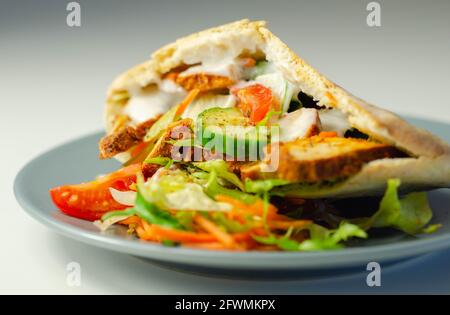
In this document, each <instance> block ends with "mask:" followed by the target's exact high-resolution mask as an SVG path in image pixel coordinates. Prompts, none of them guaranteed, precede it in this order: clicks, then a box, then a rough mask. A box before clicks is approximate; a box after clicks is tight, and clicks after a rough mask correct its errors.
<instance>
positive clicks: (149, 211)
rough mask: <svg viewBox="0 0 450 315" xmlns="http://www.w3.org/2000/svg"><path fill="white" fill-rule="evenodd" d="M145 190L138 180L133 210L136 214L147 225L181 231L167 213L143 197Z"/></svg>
mask: <svg viewBox="0 0 450 315" xmlns="http://www.w3.org/2000/svg"><path fill="white" fill-rule="evenodd" d="M145 191H146V189H145V188H144V187H143V180H142V179H139V178H138V185H137V194H136V202H135V205H134V210H135V211H136V214H137V215H138V216H139V217H140V218H142V219H144V220H145V221H147V222H148V223H152V224H158V225H160V226H163V227H167V228H172V229H183V226H182V225H181V224H180V222H178V220H177V219H176V218H175V217H173V216H172V215H170V213H169V212H167V211H164V210H162V209H160V208H159V207H158V206H157V205H156V204H155V203H153V202H151V201H149V200H147V199H146V198H145V197H144V194H145Z"/></svg>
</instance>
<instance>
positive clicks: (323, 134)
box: [319, 131, 338, 138]
mask: <svg viewBox="0 0 450 315" xmlns="http://www.w3.org/2000/svg"><path fill="white" fill-rule="evenodd" d="M337 135H338V134H337V132H336V131H321V132H320V133H319V137H321V138H334V137H337Z"/></svg>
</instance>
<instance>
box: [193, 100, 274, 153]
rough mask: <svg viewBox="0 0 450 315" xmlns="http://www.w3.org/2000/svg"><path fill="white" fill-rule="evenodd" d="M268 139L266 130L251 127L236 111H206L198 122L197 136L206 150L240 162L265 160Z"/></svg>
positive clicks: (238, 111)
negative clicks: (263, 157)
mask: <svg viewBox="0 0 450 315" xmlns="http://www.w3.org/2000/svg"><path fill="white" fill-rule="evenodd" d="M269 136H270V132H269V130H268V129H267V128H265V127H256V126H252V125H250V121H249V119H248V118H247V117H245V116H244V115H242V113H241V111H240V110H239V109H237V108H218V107H215V108H211V109H207V110H205V111H204V112H202V113H201V114H200V115H199V116H198V119H197V123H196V137H197V139H199V140H200V141H201V144H202V145H203V147H204V148H205V149H207V150H213V151H217V152H220V153H222V154H225V155H227V156H229V157H232V158H233V159H237V160H241V161H243V160H247V161H248V160H252V161H253V160H255V161H256V160H260V159H262V156H263V150H264V147H265V146H266V145H267V143H268V142H269Z"/></svg>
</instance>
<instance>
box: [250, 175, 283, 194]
mask: <svg viewBox="0 0 450 315" xmlns="http://www.w3.org/2000/svg"><path fill="white" fill-rule="evenodd" d="M289 183H290V182H289V181H287V180H284V179H264V180H251V179H248V178H247V179H246V181H245V191H247V192H250V193H254V194H262V193H264V192H269V191H270V190H272V189H273V188H274V187H279V186H284V185H287V184H289Z"/></svg>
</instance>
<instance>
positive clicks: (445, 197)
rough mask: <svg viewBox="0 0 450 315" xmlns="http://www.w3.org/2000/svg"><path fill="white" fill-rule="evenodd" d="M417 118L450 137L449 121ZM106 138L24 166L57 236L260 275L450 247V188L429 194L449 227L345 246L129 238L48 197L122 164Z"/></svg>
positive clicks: (35, 213)
mask: <svg viewBox="0 0 450 315" xmlns="http://www.w3.org/2000/svg"><path fill="white" fill-rule="evenodd" d="M410 120H411V121H412V123H414V124H416V125H418V126H421V127H425V128H427V129H428V130H430V131H432V132H434V133H436V134H438V135H440V136H441V137H443V138H445V140H446V141H450V125H447V124H442V123H436V122H430V121H425V120H418V119H410ZM100 137H101V133H96V134H92V135H89V136H86V137H83V138H80V139H78V140H75V141H71V142H69V143H67V144H64V145H61V146H59V147H57V148H55V149H53V150H50V151H48V152H47V153H44V154H42V155H41V156H39V157H37V158H36V159H34V160H32V161H31V162H29V163H28V164H27V165H26V166H25V167H24V168H23V169H22V170H21V171H20V173H19V174H18V175H17V178H16V181H15V186H14V190H15V194H16V197H17V200H18V201H19V203H20V205H21V206H22V207H23V208H24V209H25V211H27V212H28V213H29V214H30V215H31V216H32V217H34V218H35V219H36V220H38V221H39V222H41V223H43V224H44V225H46V226H48V227H49V228H51V229H53V230H54V231H56V232H58V233H61V234H63V235H65V236H68V237H71V238H74V239H76V240H79V241H81V242H84V243H87V244H90V245H94V246H99V247H103V248H107V249H110V250H114V251H117V252H122V253H125V254H131V255H135V256H139V257H142V258H146V259H151V260H153V261H156V262H159V263H163V264H165V265H166V266H170V267H174V268H177V269H183V270H186V271H195V272H207V273H215V274H224V275H241V276H250V275H255V276H256V277H258V275H265V276H267V275H269V274H270V275H271V276H275V277H278V276H282V275H289V274H292V273H297V274H300V275H303V276H304V275H307V276H311V275H325V274H328V273H330V272H332V273H334V274H335V273H342V272H346V271H349V270H353V269H354V268H358V269H359V268H363V266H365V265H366V264H367V263H368V262H370V261H376V262H379V263H384V264H388V263H393V262H397V261H401V260H405V259H408V258H412V257H416V256H419V255H423V254H426V253H429V252H432V251H436V250H439V249H444V248H447V247H450V220H449V215H450V209H449V208H450V206H449V205H450V190H448V189H441V190H436V191H433V192H431V193H430V202H431V206H432V208H433V210H434V214H435V217H434V219H433V221H434V222H439V223H442V224H443V228H442V229H441V230H440V231H439V232H437V233H435V234H432V235H425V236H421V237H417V238H415V237H414V238H413V237H407V236H405V235H403V234H401V233H392V232H390V233H383V234H380V235H377V236H376V237H373V238H371V239H370V240H368V241H361V242H358V243H356V244H354V245H353V247H351V248H346V249H343V250H338V251H325V252H299V253H293V252H248V253H231V252H212V251H204V250H192V249H186V248H169V247H164V246H161V245H158V244H152V243H145V242H142V241H139V240H136V239H133V238H131V237H130V236H127V235H126V233H124V230H123V229H120V228H117V229H112V230H111V231H109V232H107V234H102V233H100V232H99V231H98V230H97V229H96V228H95V227H94V226H93V225H92V223H90V222H86V221H82V220H78V219H74V218H71V217H68V216H65V215H63V214H61V213H60V212H58V210H57V209H56V208H55V207H54V206H53V204H52V202H51V200H50V198H49V195H48V190H49V188H51V187H54V186H57V185H61V184H70V183H79V182H82V181H86V180H90V179H92V178H93V177H94V176H96V175H97V174H104V173H107V172H109V171H112V170H114V169H117V167H118V166H119V165H118V164H117V163H116V162H114V161H100V160H98V158H97V156H98V152H97V141H98V139H99V138H100ZM360 270H361V269H360Z"/></svg>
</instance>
